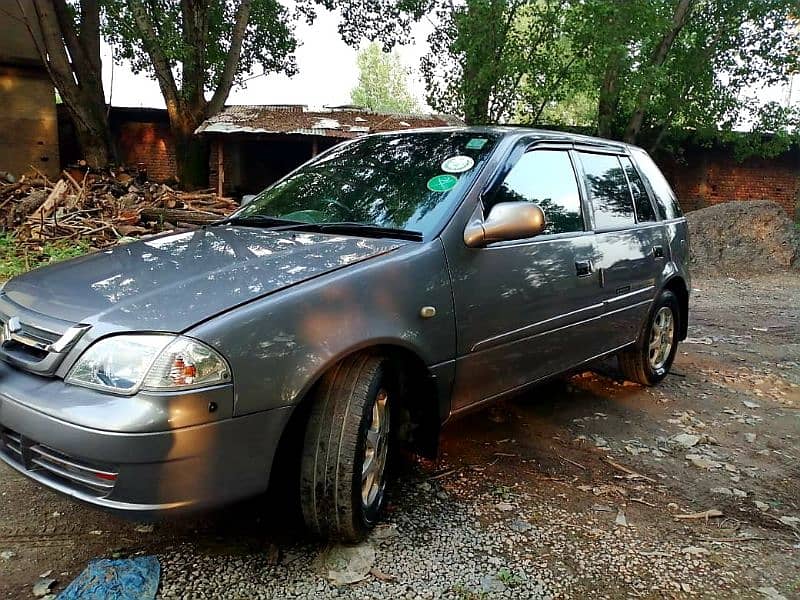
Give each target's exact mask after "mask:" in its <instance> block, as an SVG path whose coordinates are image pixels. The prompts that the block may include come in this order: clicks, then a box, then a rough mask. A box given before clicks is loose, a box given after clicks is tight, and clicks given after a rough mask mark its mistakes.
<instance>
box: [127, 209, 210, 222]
mask: <svg viewBox="0 0 800 600" xmlns="http://www.w3.org/2000/svg"><path fill="white" fill-rule="evenodd" d="M139 215H140V218H141V220H142V221H169V222H171V223H175V222H176V221H183V222H184V223H191V224H192V225H205V224H207V223H213V222H214V221H219V220H220V219H221V218H222V217H221V216H220V215H214V214H208V213H204V212H198V211H193V210H182V209H179V208H144V209H142V210H141V212H140V213H139Z"/></svg>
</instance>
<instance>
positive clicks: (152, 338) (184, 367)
mask: <svg viewBox="0 0 800 600" xmlns="http://www.w3.org/2000/svg"><path fill="white" fill-rule="evenodd" d="M230 377H231V375H230V369H229V368H228V364H227V363H226V362H225V359H223V358H222V357H221V356H220V355H219V354H218V353H217V352H216V351H215V350H213V349H212V348H209V347H208V346H206V345H205V344H202V343H200V342H198V341H197V340H193V339H190V338H185V337H180V336H173V335H161V334H152V335H117V336H113V337H108V338H105V339H102V340H100V341H98V342H96V343H95V344H94V345H92V346H90V347H89V349H88V350H87V351H86V352H84V353H83V355H81V357H80V358H79V359H78V362H76V363H75V365H74V366H73V367H72V369H71V370H70V372H69V375H67V378H66V382H67V383H72V384H74V385H82V386H84V387H91V388H97V389H101V390H106V391H110V392H115V393H117V394H132V393H134V392H136V391H138V390H139V389H143V390H150V391H171V390H181V389H189V388H195V387H201V386H207V385H214V384H217V383H224V382H226V381H229V380H230Z"/></svg>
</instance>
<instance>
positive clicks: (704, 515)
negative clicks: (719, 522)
mask: <svg viewBox="0 0 800 600" xmlns="http://www.w3.org/2000/svg"><path fill="white" fill-rule="evenodd" d="M721 516H722V511H720V510H717V509H716V508H709V509H708V510H704V511H703V512H696V513H690V514H688V515H675V518H676V519H678V520H692V519H705V520H706V521H707V520H708V519H712V518H714V517H721Z"/></svg>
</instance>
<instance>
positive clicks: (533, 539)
mask: <svg viewBox="0 0 800 600" xmlns="http://www.w3.org/2000/svg"><path fill="white" fill-rule="evenodd" d="M694 287H695V291H694V293H693V299H692V322H691V328H690V333H689V335H690V339H689V340H688V343H685V344H683V345H682V346H681V348H680V351H679V355H678V357H677V360H676V364H675V367H674V375H672V376H670V377H668V378H667V379H666V380H665V381H664V382H663V383H662V384H661V385H660V386H658V387H657V388H654V389H644V388H641V387H639V386H636V385H633V384H630V383H626V382H622V381H621V380H620V379H619V377H618V373H617V371H616V366H615V364H614V363H613V362H607V363H603V364H600V365H598V367H597V369H596V370H594V371H592V372H587V373H584V374H580V375H577V376H575V377H572V378H570V379H564V380H559V381H556V382H554V383H552V384H549V385H547V386H543V387H540V388H537V389H536V390H533V391H532V392H530V393H528V394H526V395H525V396H522V397H520V398H518V399H515V400H514V401H511V402H507V403H502V404H499V405H497V406H495V407H493V408H492V409H489V410H486V411H482V412H479V413H475V414H473V415H470V416H468V417H466V418H464V419H462V420H459V421H457V422H455V423H453V424H452V425H451V426H449V427H448V428H447V430H446V431H445V433H444V435H443V456H442V459H441V460H440V461H438V462H436V463H430V462H423V461H420V462H418V463H414V464H408V465H405V466H404V468H403V472H402V473H401V474H400V475H399V478H398V481H397V483H396V484H394V486H393V487H392V489H391V490H390V492H391V495H390V502H389V507H388V509H389V510H388V515H387V519H386V521H385V523H384V524H382V525H381V526H380V527H379V528H378V529H377V530H376V531H375V532H374V533H373V535H372V536H371V537H370V539H369V540H368V541H367V542H366V543H365V544H362V545H360V546H356V547H346V548H343V547H338V546H334V547H328V546H325V545H323V544H319V543H317V542H315V541H313V540H310V539H308V538H307V537H306V536H305V535H304V534H303V533H302V530H301V529H300V528H299V525H298V523H297V521H296V519H294V518H290V517H291V515H289V514H286V513H283V512H281V511H278V510H275V509H273V510H271V511H266V512H265V511H264V510H263V508H261V506H262V503H263V502H265V500H263V499H260V500H257V501H254V502H251V503H247V504H245V505H241V506H237V507H233V508H230V509H227V510H223V511H220V512H218V513H215V514H212V515H206V516H203V517H197V518H193V519H182V520H178V521H172V522H168V523H160V524H156V525H155V526H153V527H150V526H141V525H137V524H135V523H129V522H125V521H120V520H118V519H115V518H113V517H110V516H108V515H106V514H104V513H101V512H97V511H94V510H92V509H89V508H86V507H83V506H80V505H77V504H74V503H72V502H70V501H69V500H66V499H63V498H61V497H58V496H56V495H54V494H51V493H50V492H48V491H46V490H42V489H40V488H38V487H37V486H35V485H33V484H31V483H30V482H28V481H27V480H26V479H24V478H22V477H20V476H18V475H16V474H14V473H12V472H11V471H9V470H8V469H6V468H5V467H0V598H30V597H32V586H33V584H34V583H35V582H36V581H37V580H38V579H39V576H40V575H41V574H43V573H45V572H47V571H50V570H52V572H53V574H52V575H50V577H53V578H56V579H57V580H58V582H57V583H56V584H55V586H54V587H53V589H54V590H55V591H57V590H60V589H62V588H63V587H64V586H65V585H66V584H67V583H68V582H69V581H70V580H71V579H72V578H74V577H75V576H76V575H77V574H78V573H79V572H80V571H81V570H82V569H83V567H84V566H85V564H86V562H87V560H89V559H91V558H92V557H112V556H132V555H137V554H155V555H157V556H158V557H159V559H160V561H161V564H162V568H163V572H162V579H161V590H160V596H161V597H163V598H193V599H194V598H233V599H245V598H248V599H249V598H359V599H361V598H458V599H478V598H551V597H552V598H631V597H637V598H640V597H641V598H663V597H667V598H673V597H674V598H690V597H710V598H730V597H733V596H738V597H740V598H773V599H777V598H780V597H781V596H782V597H785V598H798V597H800V460H798V457H799V456H800V449H799V448H798V440H800V309H799V308H798V307H800V276H797V275H772V276H768V277H756V278H752V279H748V280H738V281H734V280H731V279H702V280H698V281H695V282H694ZM712 509H713V510H714V511H718V513H719V514H720V516H707V517H698V516H697V513H704V512H705V511H709V510H712ZM276 514H279V515H280V517H279V518H276V517H274V515H276ZM710 514H711V515H716V514H717V513H716V512H714V513H710ZM270 515H272V516H270ZM685 517H692V518H685ZM4 556H5V558H3V557H4ZM334 580H335V581H338V583H339V585H337V583H336V582H335V581H334ZM344 581H352V583H344ZM759 590H761V591H759Z"/></svg>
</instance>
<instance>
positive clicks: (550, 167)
mask: <svg viewBox="0 0 800 600" xmlns="http://www.w3.org/2000/svg"><path fill="white" fill-rule="evenodd" d="M520 201H523V202H532V203H534V204H538V205H539V207H540V208H541V209H542V210H543V211H544V215H545V218H546V227H545V230H544V232H543V233H544V234H548V233H568V232H572V231H583V229H584V228H583V215H582V211H581V197H580V193H579V192H578V181H577V179H576V177H575V171H574V169H573V168H572V161H571V160H570V158H569V154H568V153H567V152H566V151H564V150H531V151H530V152H526V153H525V154H523V155H522V158H520V159H519V161H518V162H517V164H515V165H514V166H513V167H512V168H511V171H509V173H508V175H506V178H505V179H504V180H503V183H502V184H501V185H500V187H499V189H498V190H497V192H496V193H495V194H494V197H493V198H492V202H491V204H492V205H494V204H497V203H498V202H520ZM489 208H490V206H487V207H486V210H487V212H488V210H489Z"/></svg>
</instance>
